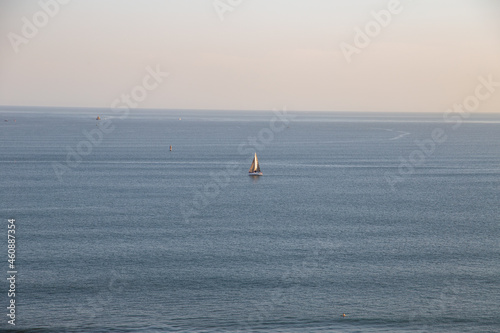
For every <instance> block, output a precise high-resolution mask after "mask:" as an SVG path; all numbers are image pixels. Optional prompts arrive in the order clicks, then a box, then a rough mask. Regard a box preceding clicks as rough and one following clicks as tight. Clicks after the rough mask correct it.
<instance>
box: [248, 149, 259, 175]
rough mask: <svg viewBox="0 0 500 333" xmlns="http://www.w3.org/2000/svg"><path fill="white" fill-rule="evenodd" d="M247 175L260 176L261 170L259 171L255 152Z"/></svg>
mask: <svg viewBox="0 0 500 333" xmlns="http://www.w3.org/2000/svg"><path fill="white" fill-rule="evenodd" d="M248 175H249V176H262V172H261V171H260V166H259V160H258V159H257V153H255V156H254V157H253V161H252V166H251V167H250V170H248Z"/></svg>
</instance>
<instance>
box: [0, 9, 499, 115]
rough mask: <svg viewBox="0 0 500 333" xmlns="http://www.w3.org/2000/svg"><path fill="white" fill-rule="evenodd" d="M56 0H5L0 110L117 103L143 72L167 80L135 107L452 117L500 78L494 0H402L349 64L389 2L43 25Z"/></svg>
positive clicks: (122, 16)
mask: <svg viewBox="0 0 500 333" xmlns="http://www.w3.org/2000/svg"><path fill="white" fill-rule="evenodd" d="M61 1H62V0H61ZM66 1H67V0H66ZM66 1H65V2H66ZM217 1H219V3H233V4H235V5H234V6H232V7H233V8H232V11H226V12H224V14H223V17H224V20H221V19H220V17H219V15H218V13H217V11H216V9H215V8H214V6H213V4H214V2H217ZM393 1H394V0H393ZM55 2H56V0H41V1H40V2H39V1H32V0H30V1H28V0H0V36H1V38H0V50H1V52H0V105H28V106H73V107H109V106H111V105H112V103H113V101H115V100H116V99H120V98H121V96H122V94H130V93H131V91H132V90H133V89H136V93H139V91H140V90H137V89H140V88H136V87H138V86H139V87H140V86H142V85H143V78H144V77H145V76H146V75H148V72H147V70H146V68H147V67H148V66H149V67H151V68H153V69H154V68H160V69H161V71H163V72H168V73H169V76H168V77H166V78H164V79H163V82H161V83H160V84H159V85H158V87H156V88H154V89H151V90H150V91H147V96H145V98H144V99H143V100H141V101H137V103H136V104H137V107H139V108H162V109H229V110H253V109H255V110H257V109H262V110H270V109H273V108H276V109H281V108H283V107H286V108H287V109H288V110H302V111H309V110H311V111H401V112H403V111H410V112H444V111H445V110H446V109H447V108H449V107H451V106H453V104H455V103H462V102H463V101H464V99H465V98H467V97H468V96H470V95H474V92H475V89H476V87H477V85H478V84H480V82H479V81H478V77H479V76H482V77H484V78H488V76H492V77H493V78H494V80H495V81H496V82H500V1H499V0H413V1H411V0H401V1H400V3H401V6H400V7H401V12H400V13H398V14H392V15H391V21H390V23H389V24H388V25H387V26H386V27H381V29H380V33H378V34H377V33H374V34H373V36H372V37H369V38H370V44H369V45H368V46H366V47H364V48H359V53H357V54H352V57H351V62H348V61H347V60H346V57H345V56H344V55H343V53H342V51H341V47H340V46H341V43H343V42H344V43H348V44H351V45H353V46H355V44H354V37H355V30H354V29H355V28H356V27H359V28H361V29H364V28H365V26H366V25H367V24H369V23H370V22H374V18H373V17H372V15H371V12H373V11H375V12H379V11H381V10H387V8H388V3H389V2H390V1H389V0H383V1H379V0H342V1H341V0H242V1H240V3H239V4H238V1H237V0H232V1H231V0H140V1H139V0H135V1H132V0H71V1H68V3H67V4H60V5H59V7H60V8H59V9H58V11H57V13H55V14H54V15H53V17H49V16H47V15H46V16H45V17H46V18H48V19H47V21H46V22H43V19H44V15H45V14H43V12H42V14H40V11H42V7H41V5H40V3H47V4H48V3H55ZM37 13H38V14H37ZM37 15H38V16H37ZM34 16H35V17H34ZM23 17H25V18H26V19H27V21H29V22H30V24H31V23H36V22H34V20H36V19H38V20H41V21H39V25H40V27H39V28H37V29H38V32H36V33H33V32H32V31H31V33H32V34H33V36H26V35H23V26H25V25H26V23H25V22H26V20H24V21H23ZM40 22H41V23H40ZM44 23H46V24H44ZM26 31H27V28H26V27H25V28H24V33H26ZM14 35H15V36H18V37H19V38H18V37H15V39H13V38H14V37H13V36H14ZM13 40H15V41H17V42H19V41H22V42H19V43H18V44H16V45H14V43H13V42H12V41H13ZM16 49H17V51H18V52H16V51H15V50H16ZM148 82H149V83H150V84H151V83H152V82H153V81H148ZM477 112H500V87H498V88H496V90H495V92H494V93H493V94H491V96H490V97H488V98H487V99H486V100H484V101H481V104H480V105H479V108H478V109H477Z"/></svg>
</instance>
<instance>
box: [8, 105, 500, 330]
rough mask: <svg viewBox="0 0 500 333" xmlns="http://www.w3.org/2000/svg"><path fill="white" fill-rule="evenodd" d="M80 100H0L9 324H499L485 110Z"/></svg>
mask: <svg viewBox="0 0 500 333" xmlns="http://www.w3.org/2000/svg"><path fill="white" fill-rule="evenodd" d="M108 113H109V112H108ZM96 116H97V114H96V112H95V111H91V110H87V111H85V110H83V111H82V110H80V111H78V112H76V111H67V112H62V111H60V112H47V113H43V114H42V113H32V112H9V111H2V112H1V117H3V118H2V119H0V120H1V123H0V170H1V171H0V185H1V186H0V219H2V220H3V221H2V222H1V223H0V234H1V233H3V234H4V236H3V239H4V241H3V244H4V245H3V246H2V247H1V248H3V254H1V253H0V257H1V256H3V258H4V260H3V262H4V264H2V265H0V268H1V270H3V275H4V277H7V271H8V263H7V219H9V218H15V219H16V262H15V263H16V269H17V271H18V273H17V276H16V296H15V300H16V305H17V306H16V326H15V329H17V330H20V331H24V332H35V331H36V332H238V331H241V332H244V331H252V332H499V331H500V312H499V308H500V278H499V276H500V244H499V241H500V205H499V203H500V200H499V199H500V194H499V193H500V116H498V115H496V116H492V115H489V116H488V115H474V116H471V117H470V118H468V119H466V120H464V121H463V123H461V124H458V125H457V126H456V127H455V128H454V127H453V123H446V122H444V121H443V119H442V117H441V115H414V114H413V115H412V114H373V113H371V114H370V113H355V114H348V113H290V114H289V115H287V116H282V118H281V119H277V118H274V117H276V116H275V115H274V114H273V113H272V112H256V113H248V112H240V113H236V112H233V113H230V112H213V111H205V112H202V111H197V112H196V111H183V112H180V111H179V112H174V111H169V112H164V113H161V114H160V113H153V112H149V113H148V112H146V111H144V112H139V111H134V112H133V113H132V114H131V115H130V116H128V117H127V118H126V119H118V118H116V117H113V115H112V114H100V116H101V117H102V118H103V120H101V121H100V122H98V121H96V120H95V118H96ZM115 116H116V115H115ZM180 117H181V118H182V120H179V118H180ZM283 118H285V119H283ZM4 119H7V120H9V121H8V122H4V121H3V120H4ZM14 119H16V122H14V121H13V120H14ZM96 125H97V126H96ZM106 125H107V126H108V127H107V133H105V130H106ZM85 133H87V134H85ZM433 137H434V139H436V138H437V139H438V140H434V141H433ZM416 140H420V141H416ZM91 141H93V142H91ZM436 141H439V142H436ZM418 142H420V144H417V143H418ZM170 145H172V147H173V150H172V151H171V152H170V151H169V146H170ZM254 152H257V154H258V157H259V161H260V164H261V169H262V171H263V173H264V176H263V177H260V178H251V177H249V176H248V175H247V171H248V168H249V167H250V164H251V162H252V158H253V154H254ZM1 286H2V287H1V288H2V290H0V293H1V294H2V304H3V305H2V307H1V308H2V309H4V310H1V311H0V318H3V319H1V322H0V330H5V329H12V328H13V327H12V325H9V324H8V323H7V320H8V319H9V318H8V317H7V316H6V314H7V311H8V310H7V309H6V307H7V305H8V302H9V298H8V297H7V292H8V289H9V284H8V282H7V281H6V280H5V278H4V282H3V283H2V284H1ZM343 313H345V314H346V315H347V316H346V317H342V316H341V315H342V314H343Z"/></svg>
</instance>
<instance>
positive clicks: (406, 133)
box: [372, 127, 411, 141]
mask: <svg viewBox="0 0 500 333" xmlns="http://www.w3.org/2000/svg"><path fill="white" fill-rule="evenodd" d="M372 129H377V130H382V131H387V132H393V133H399V134H398V135H396V136H395V137H393V138H390V139H388V140H389V141H392V140H399V139H401V138H403V137H405V136H407V135H410V134H411V133H410V132H404V131H395V130H393V129H389V128H377V127H372Z"/></svg>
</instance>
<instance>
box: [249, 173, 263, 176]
mask: <svg viewBox="0 0 500 333" xmlns="http://www.w3.org/2000/svg"><path fill="white" fill-rule="evenodd" d="M248 175H249V176H262V172H249V173H248Z"/></svg>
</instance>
